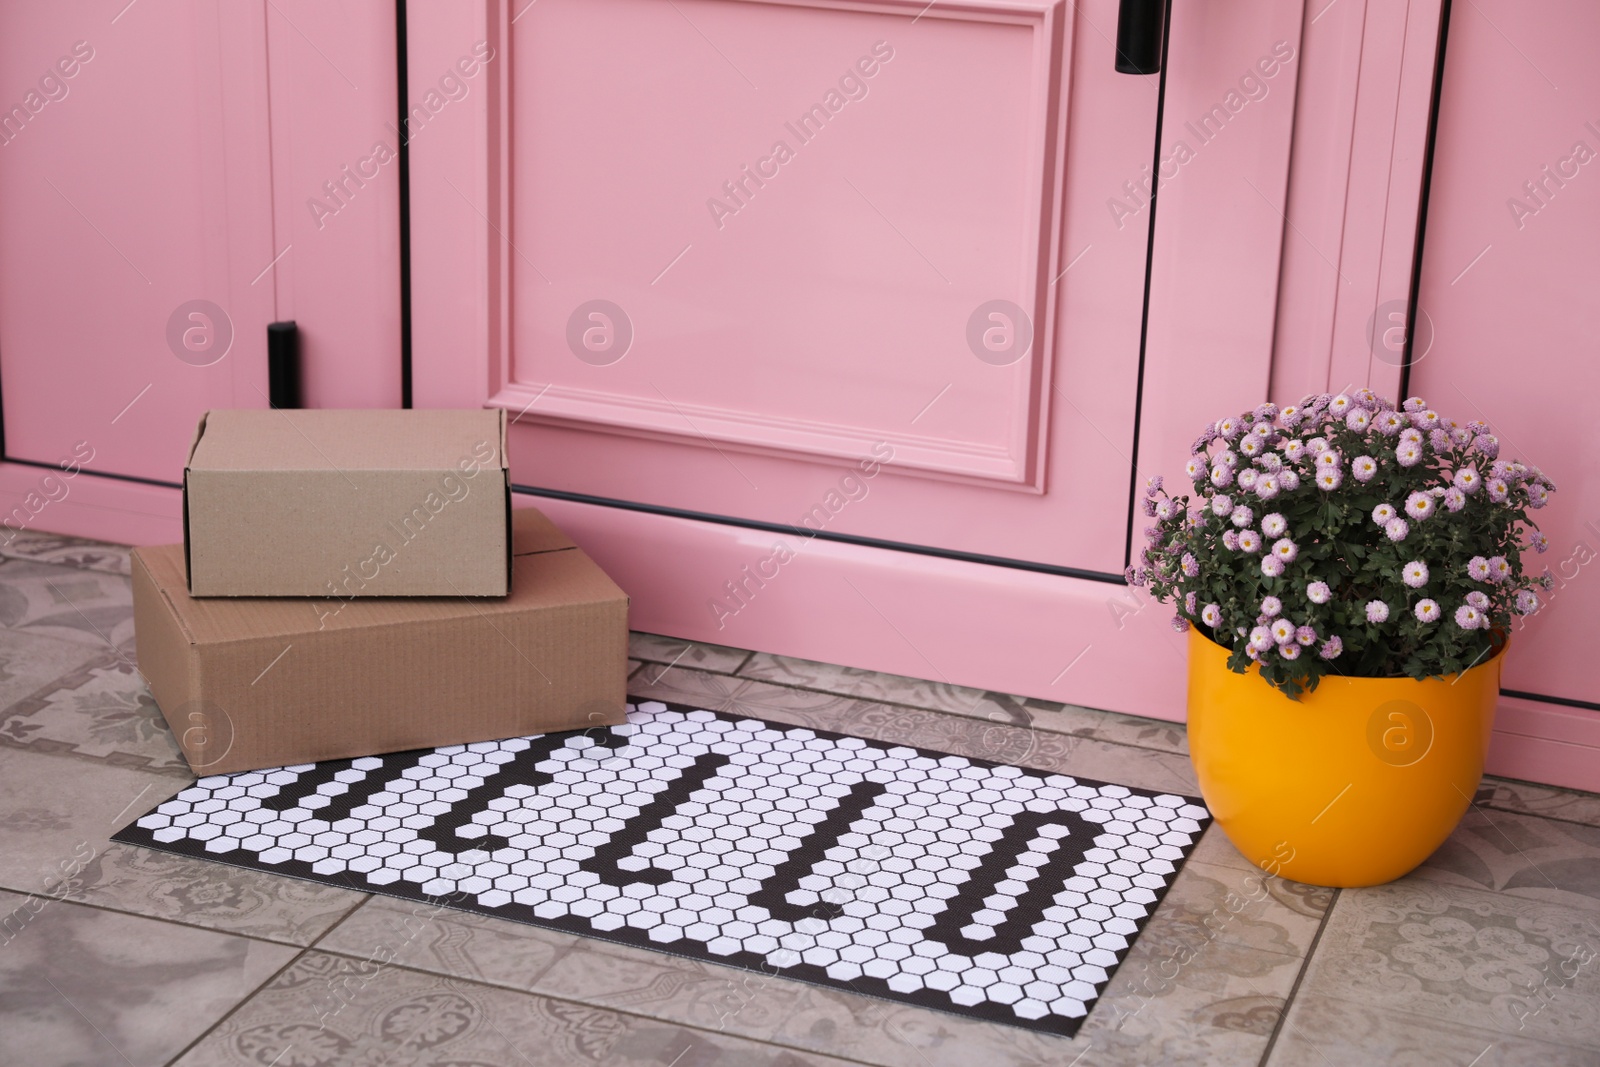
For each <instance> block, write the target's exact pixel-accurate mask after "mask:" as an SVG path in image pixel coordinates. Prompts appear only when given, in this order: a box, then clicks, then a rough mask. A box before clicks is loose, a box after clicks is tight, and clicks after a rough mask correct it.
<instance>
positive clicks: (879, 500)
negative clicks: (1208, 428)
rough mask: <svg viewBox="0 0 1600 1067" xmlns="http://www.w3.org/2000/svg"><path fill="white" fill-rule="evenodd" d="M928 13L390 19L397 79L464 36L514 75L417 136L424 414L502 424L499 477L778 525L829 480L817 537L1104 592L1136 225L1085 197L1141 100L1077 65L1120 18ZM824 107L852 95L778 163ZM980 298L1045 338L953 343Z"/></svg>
mask: <svg viewBox="0 0 1600 1067" xmlns="http://www.w3.org/2000/svg"><path fill="white" fill-rule="evenodd" d="M680 6H683V5H680ZM921 6H923V5H905V6H904V7H901V6H892V7H874V6H870V5H862V4H852V3H841V4H819V5H789V4H770V3H728V2H727V0H708V2H706V3H703V4H699V5H693V4H691V5H688V6H683V11H682V14H681V15H680V14H678V13H675V12H673V11H672V10H671V9H669V8H659V9H658V8H657V7H655V6H654V5H643V6H641V7H639V9H638V10H637V11H636V10H635V9H634V7H632V6H630V5H629V4H628V3H627V2H626V0H608V2H607V3H604V4H600V5H587V6H585V5H578V4H570V3H564V2H561V0H557V2H555V3H551V4H541V5H540V6H539V7H536V8H533V9H529V10H527V11H526V12H525V13H524V14H523V16H522V18H521V19H520V20H519V21H518V22H517V23H516V25H515V26H506V25H504V24H502V23H501V22H499V21H496V20H497V19H504V18H506V17H507V14H508V13H507V12H506V11H504V10H500V9H492V10H495V11H496V12H497V13H496V14H495V15H494V17H493V18H491V19H490V20H489V21H488V22H484V21H483V20H482V17H481V14H480V9H477V8H475V7H473V6H471V5H463V6H461V7H459V8H452V7H449V6H446V5H440V6H430V7H428V8H426V9H423V10H420V11H418V12H414V13H413V15H412V18H413V21H414V23H416V27H417V32H415V33H414V34H413V40H414V41H416V42H417V44H416V45H415V47H414V49H413V55H412V63H413V65H414V66H417V67H423V68H427V67H431V66H437V65H439V64H440V63H443V62H447V61H449V59H450V58H451V57H453V56H455V55H458V54H462V53H464V52H466V51H468V50H470V49H471V47H472V45H473V44H474V42H476V41H478V40H488V41H489V42H490V43H491V44H492V45H493V47H494V48H495V53H496V57H497V58H496V59H495V60H494V61H493V63H492V64H491V65H490V68H489V70H488V71H487V72H486V74H485V77H486V78H497V79H501V80H502V83H503V80H504V79H505V78H507V77H509V78H510V86H509V87H505V88H504V89H503V92H504V93H505V102H504V104H503V105H497V106H496V107H495V108H494V109H493V110H492V111H491V109H489V108H487V107H484V106H482V105H483V103H484V102H486V101H487V100H490V99H496V100H498V99H499V98H498V97H489V96H486V97H485V98H484V100H483V101H480V102H478V103H476V104H475V103H474V102H473V101H468V105H469V108H470V107H477V109H478V110H476V111H470V110H469V109H468V108H464V109H463V110H462V112H461V113H456V114H448V115H446V116H443V117H442V119H441V129H440V134H441V136H440V137H439V138H438V139H434V138H433V137H432V135H431V133H430V137H429V139H428V140H427V142H426V143H424V142H422V141H419V142H418V145H417V154H416V157H415V167H416V179H415V188H416V189H417V190H418V192H417V194H416V199H415V201H414V211H413V259H414V269H415V270H416V271H417V272H418V274H417V277H416V288H417V290H418V291H419V292H427V293H428V294H430V295H429V297H428V302H429V306H428V307H423V306H422V304H421V302H420V301H419V305H418V307H417V311H416V319H415V322H416V326H415V330H416V334H415V338H416V352H417V365H418V370H417V383H418V386H417V389H418V391H417V401H418V403H419V404H438V405H451V404H461V403H474V404H477V403H483V402H485V401H486V400H487V401H489V402H491V403H495V404H499V405H503V406H505V407H507V408H508V409H509V410H511V411H512V413H513V415H514V416H515V418H516V427H515V429H514V431H513V437H514V445H513V451H514V458H515V459H516V461H517V468H516V470H515V477H516V478H517V480H518V481H519V482H522V483H525V484H532V485H537V486H541V487H545V488H553V489H561V490H566V491H572V492H581V493H585V494H589V495H595V496H602V497H612V498H619V499H626V500H633V501H640V502H646V503H655V504H662V505H668V506H673V507H678V508H684V509H688V510H694V511H701V512H710V513H716V514H726V515H734V516H739V517H742V518H747V519H756V520H762V521H767V522H777V523H787V524H797V523H800V522H802V520H803V518H804V517H805V516H807V515H808V514H814V509H815V507H816V506H817V505H818V504H819V503H820V502H824V501H826V500H828V499H830V497H829V494H830V493H833V494H835V497H837V495H838V494H840V493H841V492H843V493H844V494H845V495H850V494H854V497H853V499H851V501H850V504H849V506H846V507H842V508H831V509H830V510H829V512H828V513H827V521H826V527H827V529H828V530H830V531H832V532H841V533H850V534H856V535H860V536H868V537H875V538H882V539H886V540H891V541H900V542H908V543H915V544H928V545H935V546H940V547H945V548H953V549H959V550H963V551H968V552H976V553H985V554H989V555H997V556H1006V557H1011V558H1017V559H1024V560H1030V561H1037V562H1043V563H1047V564H1055V565H1060V566H1068V567H1076V568H1082V569H1086V570H1096V571H1101V572H1109V573H1116V572H1119V571H1120V570H1121V569H1122V565H1123V551H1124V543H1125V538H1126V523H1125V515H1126V508H1127V479H1128V476H1129V472H1128V464H1129V457H1130V456H1131V441H1132V433H1133V409H1134V401H1135V398H1136V373H1137V352H1138V331H1139V307H1140V303H1141V298H1142V287H1143V271H1144V247H1145V234H1146V231H1145V223H1146V222H1147V216H1143V217H1135V218H1132V219H1129V220H1125V221H1123V224H1122V226H1121V227H1120V228H1119V227H1118V226H1117V225H1116V220H1114V219H1113V216H1112V214H1111V213H1110V212H1109V211H1108V210H1107V201H1108V197H1109V195H1110V194H1112V193H1114V192H1117V191H1118V190H1119V189H1120V187H1121V184H1122V182H1123V181H1125V180H1127V179H1128V178H1130V177H1137V176H1138V175H1139V173H1140V170H1141V168H1142V167H1143V166H1144V165H1145V162H1146V161H1147V159H1148V152H1149V143H1150V142H1149V138H1150V135H1151V131H1152V130H1153V124H1154V118H1155V116H1154V87H1153V85H1152V84H1150V83H1149V82H1148V81H1147V80H1141V79H1131V78H1121V77H1118V76H1116V75H1115V74H1114V73H1113V72H1112V71H1111V70H1110V69H1109V68H1107V67H1106V66H1105V64H1104V63H1102V62H1100V60H1101V59H1103V58H1104V39H1103V38H1102V37H1100V36H1099V35H1098V34H1097V33H1095V32H1094V28H1093V26H1091V25H1089V20H1097V21H1099V22H1101V23H1104V24H1109V22H1110V21H1114V9H1115V5H1113V4H1110V3H1101V4H1096V5H1089V6H1088V7H1086V8H1082V9H1080V17H1079V19H1078V20H1077V22H1074V23H1073V24H1072V25H1068V24H1067V23H1066V22H1064V21H1063V12H1064V10H1065V8H1064V7H1063V6H1062V5H1060V4H1056V3H1039V2H1034V0H1029V2H1025V3H1023V2H1019V3H998V2H996V3H985V4H974V5H969V6H967V7H960V8H954V9H948V10H947V9H944V8H935V9H933V10H930V11H929V12H928V13H927V14H926V16H925V17H923V18H922V19H920V20H918V21H916V22H915V24H914V25H913V24H911V21H910V18H908V17H907V16H908V15H909V16H912V17H914V16H915V15H916V14H917V10H918V9H919V8H920V7H921ZM630 12H631V13H632V14H631V15H630V14H629V13H630ZM624 15H629V19H628V21H626V22H625V23H624V25H627V26H636V27H638V29H637V30H629V31H626V32H623V33H621V34H620V36H616V37H615V39H614V38H613V35H610V30H609V27H611V26H612V23H611V22H610V21H607V20H610V19H613V18H622V17H623V16H624ZM634 16H637V17H634ZM686 19H687V21H686ZM695 27H699V29H700V30H702V31H703V32H704V33H705V34H707V36H708V37H709V38H710V39H711V40H713V41H715V42H718V43H717V46H716V47H717V48H720V49H721V50H722V51H723V52H725V53H727V56H728V62H724V60H723V59H722V58H721V57H719V56H718V55H717V53H716V50H715V49H713V48H712V47H710V46H708V45H707V44H706V42H705V40H702V39H701V38H700V37H699V36H698V35H697V34H696V33H695V32H694V28H695ZM602 34H606V36H604V38H603V39H604V40H605V42H606V48H603V49H602V48H600V46H599V44H598V43H597V41H598V40H599V39H601V38H600V36H599V35H602ZM684 35H687V36H684ZM555 41H560V42H561V43H562V44H561V47H560V48H559V49H558V48H554V47H553V45H552V44H550V42H555ZM618 41H621V42H623V45H622V46H619V45H618V43H617V42H618ZM778 41H782V42H783V46H782V47H781V48H779V47H778V46H777V45H776V43H775V42H778ZM690 42H693V46H694V47H696V48H698V49H699V50H700V51H701V52H704V53H705V54H704V56H700V57H699V58H696V59H695V60H694V61H692V62H691V61H688V60H685V59H684V58H683V48H684V47H688V46H689V44H690ZM880 42H881V44H880ZM680 46H681V47H680ZM874 48H876V49H878V52H877V53H874V51H873V50H874ZM596 49H599V51H600V52H601V53H603V54H598V55H597V54H591V53H592V52H594V50H596ZM697 55H698V53H697ZM881 57H891V58H887V59H884V58H881ZM741 66H747V67H749V68H750V70H751V71H752V72H760V75H761V77H760V79H759V81H758V82H756V83H757V84H760V85H761V89H760V90H759V91H757V90H754V89H752V88H751V87H750V85H749V84H746V83H745V81H743V80H742V79H741V78H740V76H739V73H738V69H737V68H740V67H741ZM957 67H959V68H960V69H962V70H964V71H968V72H969V73H967V74H964V75H963V77H962V78H959V79H952V78H950V77H949V74H948V72H949V70H950V69H954V68H957ZM862 69H872V70H874V73H873V75H872V76H871V77H870V78H867V77H866V76H865V75H861V76H860V77H859V79H856V78H852V77H847V76H846V75H845V74H844V73H843V72H845V71H846V70H856V71H858V72H859V71H860V70H862ZM753 77H754V75H753V74H752V78H753ZM557 83H560V84H561V85H562V86H564V87H566V88H565V89H564V90H563V92H571V93H576V94H577V95H578V96H580V97H582V98H583V99H586V100H589V101H590V106H589V107H587V108H585V109H581V110H580V109H573V108H571V107H568V106H565V105H562V104H561V103H560V101H563V100H568V99H570V98H571V97H570V96H568V95H561V94H558V93H556V92H555V90H554V86H555V85H556V84H557ZM841 84H843V88H841ZM641 85H648V86H650V93H649V94H644V93H642V92H641V91H638V89H639V86H641ZM863 86H865V87H866V88H865V90H864V91H865V95H864V96H863V95H861V93H862V92H863V89H862V88H861V87H863ZM835 90H838V91H839V92H840V94H841V95H840V96H839V97H838V100H846V101H847V100H848V97H846V96H845V95H843V94H844V92H846V91H849V92H852V93H855V94H856V95H857V96H858V99H856V100H854V101H849V102H845V103H842V104H837V101H835V103H836V104H837V106H839V108H840V110H838V111H837V113H834V114H832V116H831V117H830V118H829V120H828V122H827V124H826V125H825V127H824V128H823V130H822V132H821V133H814V132H813V133H812V134H810V135H809V139H808V140H807V141H805V142H802V141H801V140H800V138H799V136H798V135H797V134H796V132H792V129H793V130H798V126H797V123H798V116H799V115H801V114H802V113H804V112H806V111H807V107H808V106H809V104H810V103H813V102H816V103H819V104H820V105H821V106H824V107H826V106H827V102H828V101H829V97H828V93H829V92H830V91H835ZM714 94H721V95H720V96H716V97H715V99H716V100H717V101H718V104H717V106H716V108H714V109H711V110H708V108H709V105H706V104H704V101H707V100H710V99H712V98H713V95H714ZM697 101H699V102H701V103H696V102H697ZM686 108H687V109H688V110H690V111H693V112H694V113H696V114H699V115H702V116H703V117H702V118H701V119H700V120H699V121H697V122H696V123H693V124H688V125H685V124H684V123H682V122H680V121H679V117H680V116H681V114H682V113H683V112H684V109H686ZM445 120H448V124H445ZM468 120H471V121H470V123H469V121H468ZM815 121H817V122H818V123H819V124H820V120H815ZM800 132H804V131H800ZM780 141H781V142H783V143H784V144H786V145H788V147H789V148H790V149H791V150H792V152H793V158H792V159H791V160H790V161H789V162H787V163H783V164H781V165H779V164H777V163H775V162H773V163H769V164H767V169H768V170H769V172H770V170H771V168H772V167H774V166H776V167H778V168H779V170H778V173H777V176H776V177H773V178H770V179H768V180H767V184H766V185H765V186H764V187H757V186H755V185H754V183H753V181H749V182H747V184H746V186H745V188H746V191H747V193H748V194H749V195H748V198H742V199H744V201H745V202H744V206H743V207H741V208H740V210H739V211H738V213H737V214H734V215H721V214H720V213H717V214H716V215H715V217H714V215H713V211H712V209H710V208H708V206H707V201H708V200H711V199H713V196H714V194H719V190H720V196H721V201H720V202H722V203H728V204H731V203H734V199H733V197H732V196H731V195H730V194H728V193H727V191H726V190H725V189H721V185H722V183H723V182H724V181H729V182H730V183H731V181H732V178H731V177H729V175H731V176H733V177H738V176H740V175H741V174H742V173H743V172H742V170H741V167H742V166H744V165H750V166H753V167H756V166H760V165H761V160H762V159H764V158H767V159H770V158H771V157H772V155H773V154H775V153H774V150H773V148H772V145H774V144H775V143H777V142H780ZM724 162H725V163H726V166H725V167H724ZM729 168H731V169H729ZM725 169H726V170H727V175H724V173H723V171H724V170H725ZM424 190H438V191H439V194H438V195H437V196H435V195H433V194H432V193H431V192H430V193H429V194H428V196H427V198H426V199H424V194H423V191H424ZM547 204H562V205H565V207H564V208H563V209H562V210H560V211H554V210H544V209H543V208H542V206H541V205H547ZM718 222H721V223H722V227H721V229H719V228H718V226H717V223H718ZM502 235H503V236H504V238H505V239H504V240H502ZM462 262H477V263H480V264H482V267H481V270H480V271H479V272H478V273H477V274H476V278H477V279H482V280H481V281H475V282H474V284H476V285H483V286H486V287H487V297H488V299H487V302H486V304H484V305H482V306H480V307H479V308H478V309H477V310H476V311H475V312H474V313H473V314H472V315H471V316H468V315H465V314H457V313H454V312H456V311H458V310H460V309H464V307H465V306H466V304H467V302H468V301H470V300H471V299H472V298H473V296H474V295H476V294H478V293H482V292H483V291H484V290H483V289H476V290H472V291H466V290H464V289H463V282H465V281H467V277H466V276H465V275H464V274H463V273H462V272H461V270H460V269H459V268H457V267H456V266H455V264H458V263H462ZM595 299H603V300H607V301H610V302H611V303H612V304H614V305H616V306H618V307H619V308H620V309H621V314H622V315H625V316H626V321H627V323H628V324H630V325H631V330H632V341H631V344H629V345H628V346H627V347H626V349H625V350H624V349H620V348H619V349H618V350H617V353H616V355H615V356H614V358H610V359H608V358H601V357H602V356H612V353H602V354H598V355H597V356H595V357H592V358H580V356H579V355H578V354H576V353H575V352H574V350H573V348H572V344H571V342H569V337H568V331H569V323H570V322H571V321H572V320H573V317H574V315H575V314H578V315H579V317H580V319H581V320H582V323H583V326H584V327H588V326H590V325H591V324H590V323H589V320H587V319H584V318H582V314H581V309H582V307H583V306H584V305H585V303H586V302H587V301H590V300H595ZM990 300H1008V301H1011V302H1012V303H1014V304H1017V305H1019V306H1021V307H1025V308H1027V309H1028V311H1027V317H1028V319H1029V320H1030V321H1031V322H1033V323H1043V324H1044V325H1043V326H1039V327H1036V328H1035V329H1034V330H1033V332H1034V340H1033V345H1032V348H1031V350H1030V351H1029V353H1028V354H1027V355H1026V356H1023V357H1022V358H1019V359H1016V360H1015V361H1014V362H1010V363H1009V364H1008V365H997V363H1002V362H1004V361H1003V360H1000V361H995V362H986V361H985V360H984V359H980V358H979V357H978V355H976V354H975V353H974V351H973V350H972V348H971V347H969V340H968V320H969V319H970V318H971V317H972V315H973V313H974V312H976V311H977V310H978V309H979V307H980V305H982V304H985V303H987V302H988V301H990ZM447 309H449V312H448V313H447ZM608 314H613V315H615V314H616V313H614V312H612V313H608ZM775 323H781V324H783V325H782V327H781V328H774V326H773V324H775ZM618 328H622V327H618ZM580 332H581V331H580ZM619 344H620V342H619ZM463 349H466V350H467V351H466V352H465V353H464V352H463ZM469 353H470V355H469ZM469 358H470V359H472V364H471V368H472V369H471V370H470V371H468V372H467V373H466V374H465V375H463V374H462V373H460V372H459V371H458V372H456V373H442V372H447V371H448V370H449V369H450V368H465V367H466V366H467V365H468V364H467V363H466V362H465V361H466V360H467V359H469ZM441 361H442V362H441ZM480 374H481V375H482V378H479V377H478V376H479V375H480ZM484 379H487V383H488V387H487V390H485V389H484V388H483V387H481V386H479V385H478V384H477V383H478V382H480V381H482V380H484ZM885 457H888V458H887V460H886V461H885ZM863 461H866V462H868V463H874V462H877V461H884V469H885V471H886V473H884V474H883V475H882V476H881V477H874V478H873V480H872V481H871V485H870V492H869V493H868V494H867V495H861V490H859V489H856V488H854V484H855V482H854V479H855V477H856V475H859V474H860V473H861V464H862V462H863ZM852 472H855V474H852ZM847 477H848V478H851V479H852V481H851V482H850V483H849V484H848V485H846V486H845V487H844V488H843V490H841V487H840V482H841V479H844V478H847Z"/></svg>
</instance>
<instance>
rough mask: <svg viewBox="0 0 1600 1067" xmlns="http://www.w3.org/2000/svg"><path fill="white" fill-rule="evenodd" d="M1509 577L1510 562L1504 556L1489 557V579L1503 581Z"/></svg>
mask: <svg viewBox="0 0 1600 1067" xmlns="http://www.w3.org/2000/svg"><path fill="white" fill-rule="evenodd" d="M1510 577H1511V564H1510V563H1509V562H1508V561H1507V560H1506V558H1505V557H1504V556H1490V557H1489V580H1490V581H1491V582H1503V581H1505V580H1506V579H1507V578H1510Z"/></svg>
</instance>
